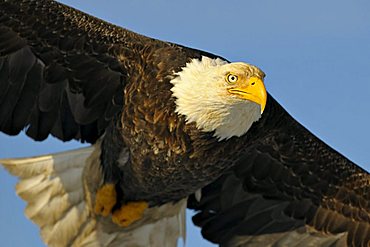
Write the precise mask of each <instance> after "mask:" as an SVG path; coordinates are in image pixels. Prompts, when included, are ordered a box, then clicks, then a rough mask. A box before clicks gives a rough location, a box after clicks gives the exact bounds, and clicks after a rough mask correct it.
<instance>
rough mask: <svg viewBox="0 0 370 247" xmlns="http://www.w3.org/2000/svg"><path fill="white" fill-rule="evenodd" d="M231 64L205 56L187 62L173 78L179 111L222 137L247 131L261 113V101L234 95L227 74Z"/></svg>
mask: <svg viewBox="0 0 370 247" xmlns="http://www.w3.org/2000/svg"><path fill="white" fill-rule="evenodd" d="M230 65H232V64H229V63H227V62H226V61H224V60H222V59H219V58H217V59H211V58H208V57H204V56H203V57H202V60H199V59H193V60H192V61H191V62H190V63H187V64H186V66H185V67H183V69H182V70H181V71H180V72H178V73H177V74H176V75H177V76H176V77H175V78H174V79H172V80H171V83H172V84H173V88H172V89H171V90H172V92H173V96H174V97H176V112H177V113H178V114H182V115H184V116H185V117H186V121H187V122H189V123H190V122H195V123H196V126H197V128H198V129H200V130H202V131H205V132H210V131H215V134H214V135H215V137H217V138H218V139H219V140H223V139H229V138H231V137H233V136H241V135H243V134H245V133H246V132H247V131H248V130H249V128H250V127H251V125H252V123H253V122H255V121H257V120H258V119H259V118H260V117H261V110H260V106H259V105H258V104H256V103H254V102H251V101H247V100H242V99H240V98H238V97H234V96H231V95H230V94H229V93H228V92H227V90H226V89H225V87H226V85H225V83H226V82H225V80H224V76H225V73H226V71H227V69H228V67H230Z"/></svg>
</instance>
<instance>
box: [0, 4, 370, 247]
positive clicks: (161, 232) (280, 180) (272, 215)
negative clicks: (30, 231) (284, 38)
mask: <svg viewBox="0 0 370 247" xmlns="http://www.w3.org/2000/svg"><path fill="white" fill-rule="evenodd" d="M264 77H265V74H264V72H263V71H262V70H260V69H259V68H258V67H256V66H253V65H250V64H246V63H241V62H237V63H230V62H229V61H227V60H226V59H224V58H222V57H219V56H216V55H213V54H210V53H207V52H203V51H200V50H196V49H191V48H187V47H184V46H181V45H177V44H173V43H169V42H163V41H159V40H156V39H152V38H148V37H145V36H142V35H140V34H136V33H134V32H131V31H129V30H126V29H124V28H121V27H118V26H115V25H112V24H110V23H107V22H105V21H102V20H100V19H97V18H95V17H92V16H90V15H88V14H85V13H82V12H80V11H78V10H75V9H73V8H71V7H68V6H65V5H63V4H61V3H58V2H55V1H52V0H0V131H2V132H4V133H6V134H8V135H17V134H19V133H20V132H21V131H22V130H25V132H26V134H27V135H28V136H29V137H30V138H32V139H34V140H36V141H42V140H45V139H46V138H47V137H48V136H49V135H51V136H54V137H56V138H58V139H60V140H62V141H70V140H73V139H74V140H79V141H81V142H87V143H91V146H90V147H87V148H82V149H78V150H73V151H68V152H63V153H56V154H51V155H45V156H39V157H33V158H22V159H3V160H0V163H2V164H3V165H4V167H5V168H6V169H7V170H8V171H9V172H10V173H12V174H13V175H15V176H18V177H19V178H20V182H19V183H18V185H17V187H16V190H17V193H18V195H19V196H20V197H21V198H22V199H24V200H25V201H26V202H27V203H28V206H27V208H26V212H25V213H26V215H27V216H28V217H29V218H30V219H31V220H32V221H33V222H35V223H36V224H37V225H38V226H39V227H40V231H41V237H42V239H43V241H44V242H45V243H46V244H47V245H49V246H153V247H156V246H176V244H177V241H178V238H179V237H184V234H185V225H184V221H185V219H184V214H185V209H186V208H187V207H188V208H191V209H193V210H195V211H196V215H195V216H194V217H193V221H194V223H195V225H197V226H199V227H201V228H202V234H203V237H204V238H205V239H207V240H209V241H211V242H213V243H216V244H219V245H220V246H233V247H236V246H238V247H241V246H369V245H370V175H369V173H368V172H366V171H365V170H363V169H362V168H360V167H359V166H357V165H356V164H354V163H352V162H351V161H349V160H348V159H346V158H345V157H343V156H342V155H341V154H339V153H337V152H336V151H335V150H333V149H332V148H330V147H328V146H327V145H326V144H324V143H323V142H322V141H320V140H319V139H318V138H316V137H315V136H314V135H312V134H311V133H310V132H309V131H308V130H306V129H305V128H304V127H302V126H301V125H300V124H299V123H298V122H296V121H295V120H294V119H293V118H292V117H291V116H290V115H289V114H288V113H287V112H286V111H285V110H284V109H283V108H282V107H281V106H280V105H279V103H277V102H276V101H275V100H274V99H273V98H272V97H271V96H270V95H269V94H268V93H267V92H266V90H265V86H264Z"/></svg>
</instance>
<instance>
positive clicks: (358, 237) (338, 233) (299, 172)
mask: <svg viewBox="0 0 370 247" xmlns="http://www.w3.org/2000/svg"><path fill="white" fill-rule="evenodd" d="M268 102H269V103H268V107H267V108H266V110H267V111H266V110H265V112H264V116H263V117H262V119H261V120H260V121H259V122H257V124H255V125H254V126H253V128H252V129H251V131H250V132H248V133H247V135H246V138H247V139H249V140H250V142H249V143H250V144H248V145H246V147H245V150H244V152H243V153H242V154H241V155H240V159H239V161H238V162H237V164H236V165H235V167H234V168H233V169H232V170H230V171H229V172H228V173H226V174H225V175H223V176H222V177H221V178H219V179H218V180H217V181H215V182H213V183H211V184H210V185H208V186H206V187H205V188H203V189H202V199H201V201H200V202H199V203H198V202H197V201H196V200H195V198H194V197H192V198H191V199H190V200H189V206H190V207H191V208H194V209H196V210H198V213H197V214H196V215H195V216H194V218H193V221H194V223H195V224H196V225H198V226H200V227H202V234H203V236H204V237H205V238H207V239H208V240H211V241H212V242H215V243H219V244H220V245H221V246H368V245H369V244H370V198H369V190H370V187H369V186H370V175H369V173H368V172H366V171H365V170H363V169H362V168H360V167H358V166H357V165H355V164H354V163H352V162H351V161H349V160H348V159H346V158H345V157H343V156H342V155H340V154H339V153H337V152H336V151H335V150H333V149H332V148H330V147H328V146H327V145H325V144H324V143H323V142H321V141H320V140H319V139H318V138H316V137H315V136H313V135H312V134H311V133H310V132H309V131H308V130H306V129H305V128H304V127H302V126H301V125H300V124H299V123H297V122H296V121H295V120H294V119H293V118H291V117H290V116H289V114H288V113H287V112H286V111H285V110H283V108H282V107H281V106H280V105H279V104H278V103H277V102H276V101H275V100H274V99H273V98H272V97H269V100H268Z"/></svg>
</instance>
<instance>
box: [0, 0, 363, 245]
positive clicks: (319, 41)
mask: <svg viewBox="0 0 370 247" xmlns="http://www.w3.org/2000/svg"><path fill="white" fill-rule="evenodd" d="M62 2H64V3H66V4H68V5H72V6H75V7H76V8H78V9H81V10H83V11H85V12H88V13H90V14H92V15H95V16H98V17H100V18H102V19H105V20H108V21H110V22H113V23H115V24H117V25H120V26H123V27H126V28H128V29H131V30H134V31H135V32H138V33H141V34H144V35H147V36H151V37H154V38H158V39H162V40H167V41H171V42H175V43H180V44H182V45H185V46H191V47H195V48H198V49H202V50H207V51H209V52H212V53H216V54H219V55H221V56H223V57H225V58H227V59H229V60H231V61H245V62H249V63H252V64H255V65H257V66H259V67H261V68H262V69H263V70H264V71H265V72H266V74H267V77H266V80H265V84H266V87H267V89H268V91H269V92H270V93H271V94H272V95H273V96H274V97H275V98H276V99H277V100H278V101H279V102H280V103H281V104H282V105H283V106H284V107H285V108H286V109H287V110H288V112H289V113H290V114H292V115H293V116H294V118H295V119H297V120H298V121H299V122H300V123H302V124H303V125H304V126H306V127H307V128H308V129H309V130H311V131H312V132H313V133H315V134H316V135H317V136H318V137H320V138H321V139H322V140H324V141H325V142H326V143H328V144H329V145H330V146H332V147H333V148H334V149H336V150H338V151H339V152H341V153H342V154H344V155H345V156H346V157H348V158H349V159H351V160H352V161H354V162H355V163H357V164H358V165H360V166H362V167H364V168H365V169H367V170H370V154H369V150H370V149H369V148H370V144H369V140H370V130H369V127H368V126H370V15H369V14H368V13H369V11H370V2H369V1H368V0H353V1H349V0H347V1H345V0H326V1H321V0H311V1H305V2H302V1H296V0H280V1H275V0H259V1H256V0H255V1H250V0H231V1H220V0H212V1H211V0H207V1H198V0H187V1H174V0H125V1H118V0H107V1H101V0H89V1H76V0H63V1H62ZM77 146H80V145H79V144H78V143H76V142H72V143H61V142H59V141H56V140H53V139H48V140H47V141H46V142H43V143H37V144H36V143H35V142H33V141H32V140H30V139H28V138H27V137H25V136H22V135H21V136H19V137H7V136H5V135H2V134H0V157H1V158H4V157H16V156H17V157H19V156H30V155H37V154H44V153H50V152H55V151H61V150H66V149H72V148H75V147H77ZM0 181H1V186H0V219H1V220H0V237H1V239H2V244H1V245H2V246H14V247H21V246H22V247H23V246H43V244H42V242H41V240H40V237H39V234H38V229H37V227H36V226H35V225H34V224H33V223H31V222H30V221H28V220H27V219H26V218H25V216H24V215H23V210H24V206H25V204H24V203H23V202H22V201H21V200H20V199H19V198H18V197H16V196H15V193H14V185H15V183H16V179H15V178H12V177H10V176H9V175H8V174H7V173H6V172H5V171H4V170H3V169H2V168H0ZM188 222H189V225H188V237H187V246H191V247H192V246H200V247H201V246H212V245H211V244H209V243H206V242H205V241H204V240H201V237H200V234H199V230H197V229H196V228H195V227H193V226H192V225H191V223H190V221H188Z"/></svg>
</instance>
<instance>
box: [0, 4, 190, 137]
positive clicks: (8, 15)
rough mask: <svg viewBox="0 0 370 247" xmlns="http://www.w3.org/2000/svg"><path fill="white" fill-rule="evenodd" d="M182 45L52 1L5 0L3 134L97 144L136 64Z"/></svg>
mask: <svg viewBox="0 0 370 247" xmlns="http://www.w3.org/2000/svg"><path fill="white" fill-rule="evenodd" d="M174 47H176V48H177V49H179V50H181V49H182V47H180V46H175V45H172V44H169V43H166V42H161V41H158V40H154V39H150V38H147V37H144V36H141V35H138V34H136V33H133V32H131V31H128V30H125V29H123V28H120V27H117V26H114V25H112V24H109V23H107V22H104V21H102V20H100V19H97V18H95V17H92V16H89V15H87V14H85V13H82V12H80V11H78V10H75V9H73V8H71V7H68V6H65V5H63V4H60V3H57V2H55V1H52V0H37V1H36V0H25V1H18V0H11V1H7V0H0V115H1V116H2V117H1V119H0V131H3V132H5V133H6V134H9V135H16V134H18V133H19V132H20V131H21V130H22V129H24V128H26V129H27V132H26V133H27V135H29V136H30V137H32V138H33V139H35V140H39V141H40V140H44V139H45V138H46V137H47V136H48V135H49V134H52V135H54V136H56V137H57V138H59V139H61V140H63V141H67V140H71V139H79V140H81V141H87V142H95V140H96V139H97V138H98V137H99V136H100V135H101V134H102V133H103V132H104V129H105V127H106V126H107V123H108V122H109V120H110V119H112V117H113V116H114V115H115V114H116V113H117V112H118V111H119V110H122V107H123V106H122V104H123V99H122V98H123V94H124V86H125V84H126V83H127V82H128V81H130V80H131V79H132V78H131V76H132V74H133V68H137V67H139V66H143V67H145V64H143V62H142V59H143V57H145V55H147V54H148V53H151V52H152V53H153V50H160V48H168V49H170V48H174ZM184 50H187V51H192V50H191V49H184ZM162 53H164V54H166V51H162ZM167 53H169V52H167ZM195 54H197V52H196V51H195ZM169 56H170V55H169ZM175 57H176V56H175ZM179 57H181V56H179ZM182 58H183V57H182ZM168 59H173V57H172V58H171V57H169V58H168Z"/></svg>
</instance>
